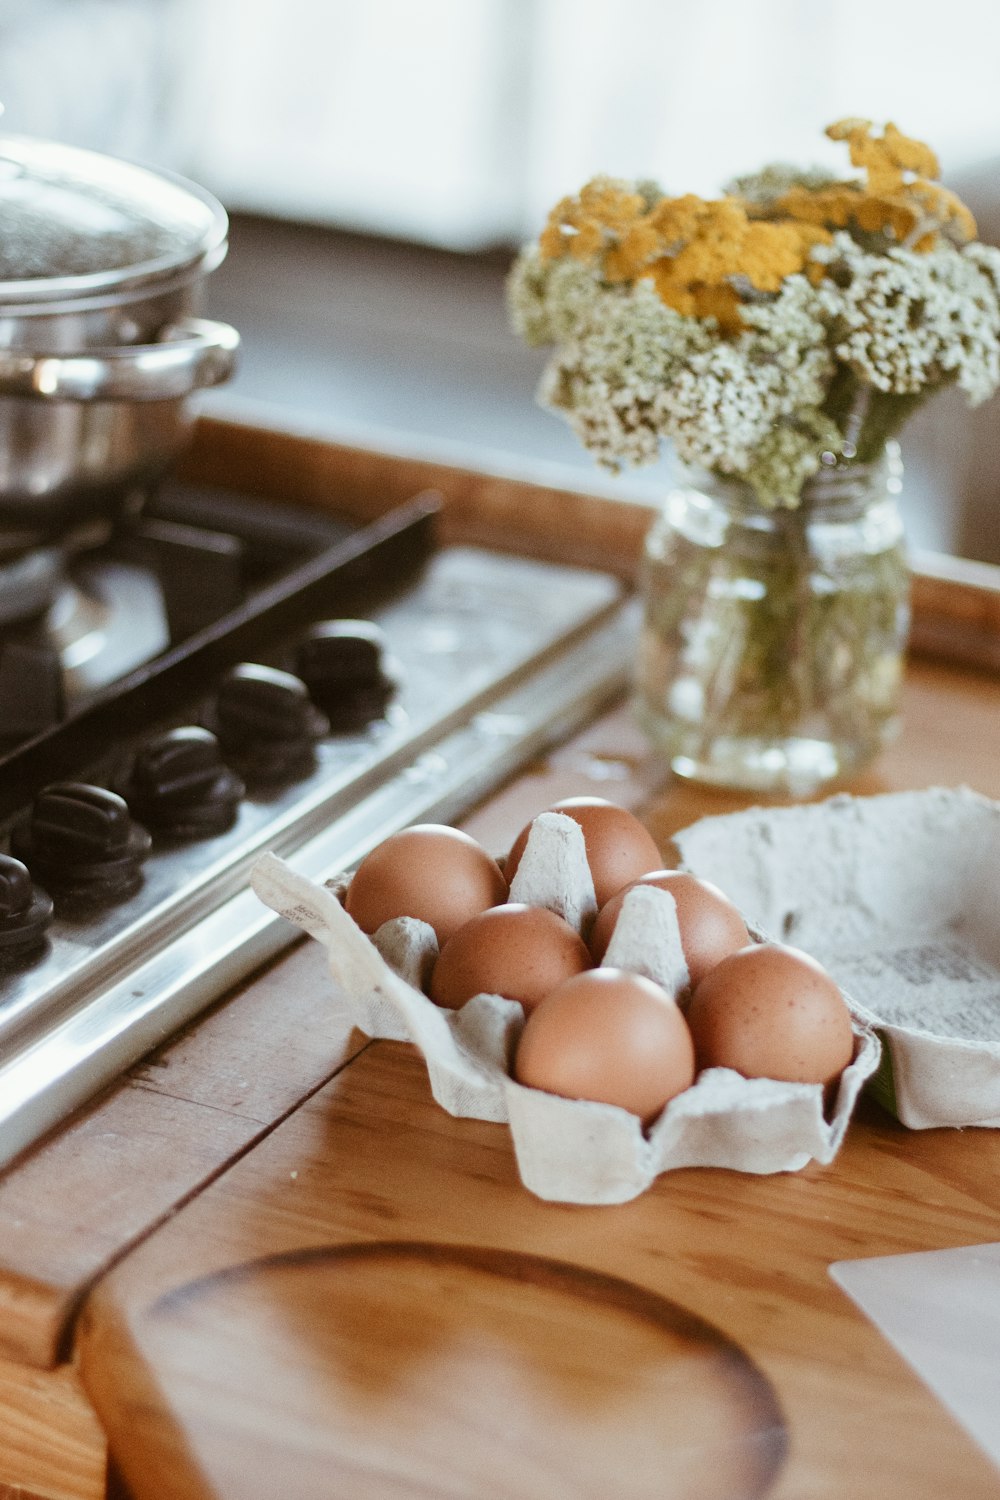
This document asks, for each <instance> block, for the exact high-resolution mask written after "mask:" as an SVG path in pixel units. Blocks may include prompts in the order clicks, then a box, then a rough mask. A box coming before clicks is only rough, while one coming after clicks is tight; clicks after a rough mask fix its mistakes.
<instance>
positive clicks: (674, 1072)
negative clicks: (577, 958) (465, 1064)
mask: <svg viewBox="0 0 1000 1500" xmlns="http://www.w3.org/2000/svg"><path fill="white" fill-rule="evenodd" d="M514 1077H515V1078H516V1079H517V1080H518V1082H519V1083H523V1084H526V1085H527V1086H528V1087H529V1088H535V1089H544V1090H545V1092H546V1093H549V1094H561V1095H562V1096H563V1097H564V1098H567V1099H596V1100H598V1101H599V1102H601V1103H603V1104H617V1105H618V1106H619V1107H620V1108H621V1109H627V1110H629V1111H630V1112H631V1113H632V1114H635V1115H639V1116H640V1118H641V1119H642V1120H643V1122H644V1123H645V1124H649V1123H650V1122H651V1121H652V1120H654V1119H655V1118H656V1116H657V1115H658V1114H659V1113H660V1111H661V1110H662V1109H663V1106H664V1105H665V1104H666V1103H667V1102H668V1100H670V1099H672V1098H673V1097H674V1095H675V1094H679V1093H681V1092H682V1091H683V1090H684V1089H686V1088H688V1087H689V1086H690V1085H691V1083H693V1081H694V1045H693V1043H692V1041H691V1033H690V1031H689V1030H688V1027H687V1023H686V1021H685V1020H684V1017H683V1016H682V1015H681V1012H680V1010H679V1009H678V1007H677V1005H676V1003H675V1001H674V1000H673V999H672V998H671V997H670V995H668V994H667V992H666V990H664V989H662V988H661V987H660V986H659V985H658V984H654V983H653V981H652V980H651V979H646V978H644V977H643V976H642V975H640V974H628V973H626V972H625V971H624V970H623V969H590V970H588V971H587V973H586V974H578V975H577V976H576V978H575V979H567V980H566V981H565V982H564V983H563V984H561V985H560V986H559V988H558V989H557V990H553V991H552V994H551V995H548V996H547V997H546V998H545V999H544V1000H543V1001H542V1003H541V1004H540V1005H539V1006H537V1007H536V1009H535V1010H533V1011H532V1012H531V1014H530V1015H529V1017H528V1019H527V1021H526V1022H525V1026H524V1031H523V1032H522V1033H521V1040H520V1042H519V1043H518V1048H517V1054H516V1056H515V1059H514Z"/></svg>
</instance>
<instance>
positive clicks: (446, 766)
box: [0, 484, 636, 1164]
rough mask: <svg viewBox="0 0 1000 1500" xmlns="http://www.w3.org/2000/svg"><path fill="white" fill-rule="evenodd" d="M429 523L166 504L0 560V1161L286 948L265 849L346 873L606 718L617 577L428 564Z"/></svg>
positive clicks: (520, 563) (448, 561)
mask: <svg viewBox="0 0 1000 1500" xmlns="http://www.w3.org/2000/svg"><path fill="white" fill-rule="evenodd" d="M437 510H438V505H437V502H436V501H435V500H434V499H433V498H432V497H428V496H424V497H418V498H416V499H414V500H413V501H411V502H409V503H407V504H404V505H402V506H399V507H398V508H397V509H395V510H393V511H390V512H388V513H387V514H386V515H384V516H383V517H381V518H380V519H379V520H377V521H375V522H374V523H371V524H369V525H359V524H358V523H357V522H356V521H354V520H352V519H350V518H348V517H347V516H346V515H343V516H342V515H338V514H337V512H336V510H334V511H332V512H330V513H327V512H326V511H323V512H319V511H316V510H312V509H306V508H301V507H295V506H291V505H285V504H282V503H279V502H275V501H273V500H268V499H264V498H262V497H259V496H254V495H248V494H234V493H232V492H230V491H227V490H218V489H200V488H196V487H192V486H189V485H182V484H171V485H168V486H166V487H165V488H164V489H163V490H162V491H161V492H160V493H158V494H157V495H156V496H155V497H152V498H149V499H146V500H145V501H144V503H143V504H142V506H141V507H136V508H135V510H134V513H132V514H129V515H126V516H125V517H124V518H119V519H118V521H117V522H116V523H115V525H114V526H113V527H112V528H111V529H110V531H109V533H108V534H107V535H101V536H96V537H95V536H94V535H81V536H78V537H76V538H73V539H65V540H64V542H63V544H62V545H61V546H60V547H59V548H58V549H56V555H54V556H51V557H49V556H42V557H41V558H39V556H38V555H37V553H36V554H33V555H32V556H31V557H29V558H21V559H18V558H15V559H13V560H10V559H0V585H2V586H0V599H4V600H6V602H7V609H6V613H4V612H3V610H2V609H0V851H3V852H2V853H0V1164H5V1163H7V1162H9V1161H11V1160H12V1159H13V1158H14V1157H15V1156H17V1155H18V1154H19V1153H20V1152H21V1151H23V1150H24V1149H25V1147H26V1146H28V1145H30V1144H31V1143H32V1142H34V1141H35V1140H37V1139H38V1138H39V1136H41V1135H42V1134H43V1133H44V1132H45V1131H47V1130H48V1129H50V1128H51V1127H52V1126H53V1125H55V1124H56V1123H58V1122H59V1121H60V1120H62V1119H63V1118H64V1117H65V1116H66V1115H67V1114H68V1113H69V1112H70V1111H71V1110H73V1109H74V1108H76V1107H77V1106H78V1105H79V1104H81V1103H82V1102H84V1101H85V1100H86V1099H87V1098H88V1097H89V1096H90V1095H92V1094H93V1093H94V1092H95V1091H96V1090H97V1089H98V1088H100V1087H102V1086H103V1085H104V1084H106V1083H108V1082H109V1081H111V1080H112V1079H113V1078H115V1077H116V1076H118V1075H119V1074H120V1073H121V1072H122V1071H123V1070H124V1069H126V1068H127V1067H129V1066H130V1065H131V1064H132V1063H134V1062H135V1061H136V1060H137V1059H138V1058H139V1057H140V1056H142V1054H143V1053H145V1052H146V1051H148V1050H149V1049H150V1048H151V1047H153V1046H155V1045H157V1044H158V1043H160V1042H161V1041H163V1040H164V1039H165V1038H166V1037H167V1036H169V1035H170V1034H171V1033H172V1032H173V1031H175V1030H176V1029H177V1028H178V1027H179V1026H181V1025H183V1024H185V1023H186V1022H187V1021H189V1020H190V1019H191V1018H192V1017H193V1016H194V1015H196V1014H197V1013H198V1012H199V1011H200V1010H202V1009H204V1008H205V1007H206V1006H207V1005H208V1004H210V1003H211V1002H212V1001H214V1000H215V999H217V998H218V997H219V996H220V994H222V993H223V992H225V991H226V990H227V989H229V988H230V987H231V986H233V985H234V984H236V983H237V982H239V981H240V980H241V979H243V978H245V977H246V976H247V975H248V974H250V973H251V972H252V971H253V970H254V969H256V968H258V967H259V966H260V965H261V964H262V963H264V962H266V961H267V960H268V959H270V958H271V957H273V956H274V955H275V954H276V953H277V952H279V951H280V949H281V948H282V947H284V946H285V945H287V944H289V943H290V942H292V941H293V940H295V939H296V937H297V935H298V934H297V929H295V928H293V927H292V926H291V924H289V923H287V922H285V921H283V920H282V919H281V918H278V917H276V916H275V915H274V913H272V912H270V911H269V910H267V909H266V908H264V907H263V906H262V905H261V903H260V902H259V901H258V900H257V899H256V897H255V896H254V895H253V893H252V892H251V891H250V889H249V886H248V873H249V870H250V868H251V866H252V864H253V863H254V861H255V860H256V858H257V857H258V856H259V855H260V854H261V853H262V852H263V851H265V850H273V851H275V852H277V853H280V854H281V855H282V856H283V857H285V858H286V859H288V860H289V861H290V862H291V863H292V864H293V865H294V866H295V867H296V868H298V869H300V870H301V871H302V872H303V873H305V874H308V875H309V876H311V877H312V878H314V879H325V878H327V877H329V876H331V875H333V874H335V873H337V872H339V871H342V870H344V869H348V868H350V867H351V866H352V865H353V864H354V863H356V862H357V860H358V859H360V858H361V857H362V856H363V855H364V854H365V853H366V852H367V850H368V849H370V848H371V847H373V845H374V844H375V843H377V842H379V841H380V840H381V839H382V838H384V837H386V836H387V835H388V834H389V833H391V832H393V831H395V830H396V829H398V828H401V827H404V826H406V825H407V824H409V823H412V822H416V821H427V820H436V821H443V820H450V819H454V818H456V817H458V816H460V815H461V813H462V812H463V811H465V810H467V809H468V808H469V807H471V806H472V805H473V803H474V802H475V801H476V800H478V799H479V798H480V797H482V796H483V795H484V794H485V793H486V792H488V791H489V790H490V789H491V788H493V787H494V786H496V785H498V784H499V783H500V782H501V781H502V780H503V779H504V778H505V777H507V776H509V775H510V774H512V773H513V772H514V771H515V770H516V769H517V768H518V767H519V766H520V765H522V764H523V763H524V762H525V761H526V760H528V759H529V758H530V757H532V756H534V755H536V754H538V753H539V752H540V751H542V750H543V749H544V748H546V747H547V746H549V745H551V744H552V743H555V742H556V741H557V740H559V739H561V738H563V737H564V736H565V735H566V734H567V733H569V732H570V731H571V730H572V729H573V728H574V727H576V726H578V725H579V724H581V723H583V722H585V721H586V720H587V719H588V718H590V717H592V716H593V715H594V714H595V713H596V712H597V711H598V710H599V709H600V708H601V707H603V706H604V705H606V704H607V703H608V702H610V701H612V700H613V699H614V698H615V697H616V696H618V695H619V694H620V693H621V691H622V690H623V688H624V686H625V684H626V682H627V678H628V672H629V663H630V661H631V658H632V654H633V651H634V641H635V635H636V618H635V613H634V611H635V606H634V602H633V601H632V600H631V599H630V598H629V597H628V595H627V593H626V591H625V590H624V589H623V587H622V585H621V584H620V583H619V582H618V581H617V580H616V579H614V578H613V577H611V576H610V575H606V574H603V573H600V572H596V571H587V570H582V569H576V568H570V567H563V566H559V565H555V564H550V563H542V562H537V561H533V560H530V559H527V558H525V557H522V556H519V555H516V554H513V553H502V552H495V551H490V550H486V549H482V548H478V547H467V546H442V545H439V544H438V542H437V540H436V532H437V527H436V524H435V523H436V514H437ZM5 568H6V569H7V570H8V571H7V574H6V577H5V575H4V569H5ZM18 568H20V569H21V575H23V576H18V574H17V569H18ZM11 569H13V570H14V571H13V573H11V571H10V570H11ZM19 591H20V592H19Z"/></svg>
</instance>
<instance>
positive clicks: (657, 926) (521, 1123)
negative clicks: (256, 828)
mask: <svg viewBox="0 0 1000 1500" xmlns="http://www.w3.org/2000/svg"><path fill="white" fill-rule="evenodd" d="M251 880H252V885H253V888H254V890H255V891H256V893H257V895H258V896H259V897H260V899H261V900H262V901H263V902H264V903H265V904H266V905H267V906H269V907H271V908H272V909H273V910H275V911H277V912H280V914H281V915H282V916H284V917H286V918H287V919H288V920H290V921H292V922H294V923H295V924H296V925H297V926H299V927H301V928H302V929H303V930H304V931H306V932H308V933H310V934H311V935H312V936H313V937H314V938H316V939H317V940H318V941H319V942H321V943H323V944H324V946H325V947H326V950H327V955H328V962H329V967H330V973H331V977H332V979H333V982H334V984H335V985H336V987H337V989H338V990H339V991H340V992H341V994H342V996H343V999H344V1001H345V1003H346V1005H347V1007H348V1010H349V1014H350V1017H351V1020H352V1021H353V1023H354V1024H355V1025H356V1026H357V1027H358V1028H359V1029H360V1030H361V1031H363V1032H365V1034H366V1035H368V1036H371V1037H381V1038H386V1039H392V1040H399V1041H408V1042H412V1043H414V1044H415V1045H416V1046H417V1047H418V1048H419V1049H420V1051H421V1053H422V1054H423V1057H424V1059H425V1062H426V1065H427V1071H428V1077H429V1081H430V1086H431V1090H432V1093H433V1096H434V1098H435V1100H436V1101H437V1103H438V1104H439V1105H440V1106H441V1107H442V1108H443V1109H445V1110H447V1111H448V1113H449V1114H452V1115H455V1116H458V1117H463V1116H465V1117H471V1118H474V1119H481V1120H493V1121H497V1122H501V1123H508V1124H509V1126H510V1130H511V1136H512V1139H513V1145H514V1151H515V1155H516V1159H517V1165H518V1170H519V1172H520V1176H521V1180H522V1182H523V1183H524V1185H525V1186H526V1187H527V1188H528V1189H529V1190H530V1191H532V1192H533V1193H535V1194H536V1195H537V1196H538V1197H540V1198H544V1199H548V1200H550V1201H556V1202H568V1203H586V1204H610V1203H622V1202H626V1201H628V1200H629V1199H632V1198H635V1197H637V1196H638V1195H639V1194H640V1193H642V1192H643V1191H645V1189H646V1188H647V1187H649V1185H650V1184H651V1183H652V1182H653V1181H654V1179H655V1178H656V1177H657V1176H659V1174H660V1173H662V1172H666V1171H670V1170H672V1169H674V1168H677V1167H690V1166H700V1167H725V1168H730V1169H732V1170H736V1171H743V1172H751V1173H771V1172H790V1171H797V1170H799V1169H800V1168H802V1167H803V1166H805V1165H806V1163H807V1162H809V1161H812V1160H815V1161H817V1162H820V1163H827V1162H829V1161H831V1160H832V1159H833V1157H834V1156H835V1155H836V1153H837V1150H838V1149H839V1147H840V1144H841V1141H842V1140H843V1137H844V1133H845V1131H846V1129H847V1125H848V1122H849V1120H850V1116H851V1113H852V1111H853V1108H854V1105H855V1103H856V1101H857V1098H858V1095H859V1093H860V1091H861V1089H862V1087H863V1085H864V1083H865V1081H866V1080H867V1079H868V1078H870V1077H871V1076H872V1074H873V1073H874V1072H875V1070H876V1068H877V1066H878V1062H879V1051H880V1048H879V1042H878V1040H877V1038H876V1036H875V1035H874V1033H873V1032H872V1030H871V1029H870V1027H869V1026H868V1025H867V1024H866V1023H865V1022H864V1021H863V1020H859V1019H855V1018H853V1016H852V1025H853V1030H854V1035H855V1048H854V1057H853V1059H852V1061H851V1062H850V1063H849V1064H848V1066H847V1067H846V1068H845V1069H844V1071H843V1073H842V1074H841V1076H840V1079H839V1081H838V1083H837V1085H836V1088H835V1092H834V1096H833V1099H832V1105H831V1107H830V1109H829V1112H828V1111H827V1110H826V1109H825V1107H824V1106H825V1103H826V1102H828V1101H827V1100H826V1099H825V1094H824V1088H823V1086H822V1085H821V1084H811V1083H786V1082H779V1081H776V1080H772V1079H769V1078H744V1077H743V1076H742V1075H741V1074H739V1073H736V1072H734V1071H732V1070H731V1069H728V1068H706V1069H704V1070H703V1071H702V1072H701V1073H699V1074H698V1075H697V1077H696V1078H695V1081H694V1083H693V1084H692V1085H691V1086H690V1087H689V1088H687V1089H685V1090H684V1091H683V1092H682V1093H680V1094H677V1095H676V1096H675V1097H674V1098H673V1099H672V1100H670V1102H669V1103H668V1104H667V1105H666V1107H665V1108H664V1110H663V1111H662V1113H661V1114H660V1115H659V1117H658V1118H657V1119H656V1120H655V1121H654V1122H653V1123H652V1124H651V1125H650V1126H649V1127H648V1128H644V1126H643V1122H642V1121H641V1120H640V1119H639V1117H638V1116H637V1115H634V1114H631V1113H629V1112H628V1111H627V1110H624V1109H621V1108H619V1107H618V1106H616V1105H610V1104H603V1103H596V1102H593V1101H590V1100H584V1099H568V1098H564V1097H561V1096H558V1095H555V1094H549V1093H545V1092H543V1091H542V1090H540V1089H535V1088H528V1087H525V1086H524V1085H523V1084H520V1083H518V1082H517V1081H516V1080H515V1079H514V1078H513V1077H512V1076H511V1072H510V1069H511V1062H512V1058H513V1056H514V1052H515V1049H516V1046H517V1041H518V1038H519V1036H520V1033H521V1030H522V1028H523V1026H524V1012H523V1010H522V1007H521V1005H520V1004H519V1003H518V1002H516V1001H512V1000H508V999H504V998H503V997H502V996H499V995H486V994H480V995H475V996H473V998H472V999H470V1000H468V1001H467V1002H466V1003H465V1005H463V1006H462V1008H461V1009H460V1010H457V1011H452V1010H446V1009H443V1008H441V1007H439V1006H437V1005H435V1004H434V1003H433V1002H432V1001H431V1000H429V999H428V997H427V995H426V994H425V993H424V992H423V986H424V985H425V984H426V983H427V979H428V975H429V973H430V970H431V968H432V967H433V964H434V961H435V959H436V957H437V952H438V943H437V938H436V936H435V933H434V930H433V928H432V927H430V926H429V925H428V924H427V923H425V922H421V921H419V920H417V919H415V918H411V917H397V918H394V919H393V920H391V921H388V922H385V923H384V924H383V925H382V926H381V927H380V928H379V929H378V930H377V931H376V932H375V933H374V934H373V935H372V936H371V937H370V938H369V937H367V936H366V935H365V934H364V933H363V932H362V931H361V929H360V928H359V927H358V926H357V924H356V923H355V922H354V921H353V920H352V918H351V917H350V916H349V915H348V913H347V912H346V910H345V909H344V906H343V903H342V900H341V896H342V894H343V892H344V891H345V890H346V886H347V877H344V878H343V879H341V880H339V881H337V880H335V881H331V882H329V883H328V884H326V885H321V884H317V883H316V882H314V881H311V880H309V879H308V878H306V877H304V876H302V875H300V874H298V873H297V872H296V871H295V870H294V869H293V868H292V867H291V866H290V865H288V864H287V863H286V862H285V861H283V860H281V859H280V858H278V857H277V856H276V855H273V854H267V855H264V856H263V857H262V858H261V859H260V860H259V861H258V862H257V864H256V866H255V867H254V870H253V873H252V877H251ZM509 899H510V900H511V901H512V902H522V903H524V904H526V905H531V906H544V907H547V908H549V909H550V910H552V911H555V912H556V913H557V914H558V915H559V916H561V917H563V918H564V919H565V920H566V921H567V922H569V924H570V925H571V926H572V927H574V928H575V929H576V930H577V931H578V932H579V931H582V930H584V929H585V928H586V926H587V925H588V924H589V922H590V921H591V920H592V918H593V916H594V914H595V912H596V909H597V903H596V899H595V895H594V885H593V880H592V878H591V874H590V870H589V867H588V864H587V858H586V852H585V846H584V839H583V833H582V830H581V828H580V826H579V824H578V823H577V822H575V821H574V820H573V819H572V818H569V817H566V816H564V815H563V814H561V813H558V812H546V813H541V814H540V815H539V816H538V817H537V818H536V819H535V820H534V822H533V824H532V828H531V833H530V836H529V838H528V843H527V847H526V849H525V851H524V854H523V856H522V858H521V861H520V864H519V866H518V869H517V871H516V873H515V875H514V878H513V881H512V883H511V888H510V898H509ZM751 933H752V936H753V937H754V938H755V940H758V941H764V940H766V937H765V934H764V932H763V931H761V930H760V929H753V928H751ZM602 966H604V967H608V968H617V969H624V970H627V971H630V972H632V973H637V974H640V975H643V976H645V977H646V978H647V979H651V980H653V981H654V982H655V983H657V984H659V985H661V986H662V987H663V988H664V989H665V990H666V991H667V992H668V993H669V994H670V995H673V996H675V997H676V996H677V995H680V994H682V993H683V991H684V990H685V989H686V987H687V984H688V971H687V964H686V961H685V958H684V953H683V949H682V947H681V939H680V931H679V928H678V923H677V908H676V904H675V902H674V899H673V897H672V896H671V895H670V894H669V892H667V891H663V890H659V889H657V888H656V887H654V886H639V887H636V888H635V889H633V890H631V891H629V892H628V894H627V895H626V897H625V899H624V902H623V904H622V909H621V913H620V915H619V918H618V921H617V923H616V925H615V929H614V933H613V936H612V939H611V942H610V945H609V947H608V949H607V952H606V953H605V955H604V958H603V960H602Z"/></svg>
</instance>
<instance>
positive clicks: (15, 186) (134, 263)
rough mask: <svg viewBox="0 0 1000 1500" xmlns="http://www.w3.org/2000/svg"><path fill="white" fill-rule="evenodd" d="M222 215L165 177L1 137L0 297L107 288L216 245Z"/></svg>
mask: <svg viewBox="0 0 1000 1500" xmlns="http://www.w3.org/2000/svg"><path fill="white" fill-rule="evenodd" d="M227 227H228V226H227V219H226V214H225V212H224V210H223V208H222V206H221V204H219V203H218V202H217V201H216V200H215V199H214V198H213V197H212V196H211V194H210V193H206V192H205V191H204V190H203V189H202V188H199V187H196V186H195V185H194V184H193V183H190V182H187V181H185V179H183V178H181V177H176V176H174V175H173V174H171V173H167V172H161V171H159V170H158V169H157V170H153V169H151V168H148V167H143V166H139V165H136V164H134V163H132V162H127V161H122V160H120V159H118V158H117V157H112V156H104V155H101V154H100V153H98V152H94V151H83V150H79V149H78V148H76V147H71V146H64V145H60V144H57V143H55V142H51V141H42V140H35V139H32V138H29V137H26V136H8V135H0V300H3V301H7V302H10V301H40V300H48V299H49V298H50V297H51V298H54V297H57V296H65V295H67V294H72V293H74V292H79V293H87V292H92V291H99V290H101V291H103V290H112V289H114V288H115V287H117V286H120V285H122V284H123V283H126V282H127V283H134V282H136V281H142V280H144V279H146V278H147V277H155V276H159V275H161V274H163V273H164V272H167V271H171V270H180V269H181V268H183V267H184V266H187V265H190V264H192V263H193V262H195V261H198V260H200V259H202V258H203V257H204V256H205V255H207V254H208V253H210V252H211V251H212V250H214V249H216V248H217V247H218V246H219V245H221V244H223V243H224V241H225V237H226V231H227Z"/></svg>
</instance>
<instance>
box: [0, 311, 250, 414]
mask: <svg viewBox="0 0 1000 1500" xmlns="http://www.w3.org/2000/svg"><path fill="white" fill-rule="evenodd" d="M239 343H240V336H239V334H238V333H237V332H236V329H235V328H230V326H229V324H228V323H212V322H209V321H208V320H207V319H205V318H185V319H184V320H183V321H182V322H178V323H171V324H168V325H167V326H166V327H165V328H163V329H161V330H160V333H159V334H158V336H157V342H156V343H155V344H122V345H120V346H118V347H117V348H114V349H88V350H85V351H83V352H81V353H79V354H28V353H24V352H23V351H21V350H19V349H0V396H29V397H35V398H37V399H39V400H44V401H172V400H175V399H176V398H177V397H179V396H187V395H189V394H190V392H191V391H194V390H197V389H198V388H199V387H201V386H207V385H220V384H221V383H222V381H224V380H228V379H229V376H230V375H231V374H232V372H233V369H234V368H235V364H236V351H237V349H238V348H239Z"/></svg>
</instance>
